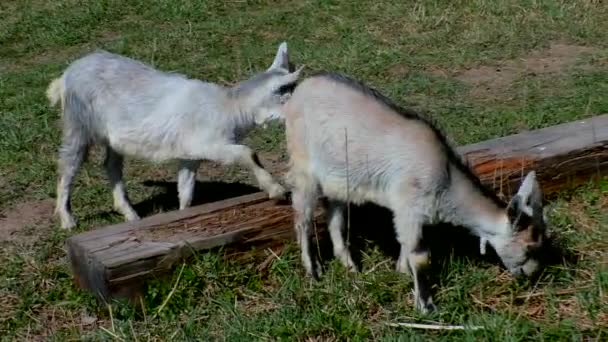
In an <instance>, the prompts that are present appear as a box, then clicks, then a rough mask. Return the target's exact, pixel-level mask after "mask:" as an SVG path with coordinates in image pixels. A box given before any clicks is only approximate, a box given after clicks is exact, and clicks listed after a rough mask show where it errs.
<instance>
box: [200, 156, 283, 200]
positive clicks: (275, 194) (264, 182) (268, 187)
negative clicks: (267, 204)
mask: <svg viewBox="0 0 608 342" xmlns="http://www.w3.org/2000/svg"><path fill="white" fill-rule="evenodd" d="M198 157H201V156H198ZM202 157H203V158H201V159H210V160H214V161H218V162H221V163H224V164H234V163H239V164H241V165H243V166H245V167H247V168H249V169H250V170H251V171H252V172H253V174H254V176H255V178H256V180H257V182H258V184H259V185H260V187H261V188H262V189H263V190H264V191H266V192H267V193H268V197H270V198H281V197H283V196H284V195H285V192H286V191H285V188H284V187H283V186H282V185H281V184H279V183H278V182H277V181H276V180H274V178H273V177H272V175H270V173H269V172H268V171H266V170H265V169H264V167H263V166H262V164H261V163H260V160H259V158H258V155H257V154H256V153H255V152H253V151H252V150H251V149H250V148H249V147H247V146H245V145H214V146H210V147H209V148H208V149H207V150H206V151H204V153H203V155H202Z"/></svg>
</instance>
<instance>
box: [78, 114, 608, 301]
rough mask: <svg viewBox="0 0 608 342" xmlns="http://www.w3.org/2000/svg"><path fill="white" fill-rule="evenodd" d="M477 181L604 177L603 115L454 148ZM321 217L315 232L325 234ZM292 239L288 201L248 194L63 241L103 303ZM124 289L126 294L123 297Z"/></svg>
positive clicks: (511, 184) (549, 187)
mask: <svg viewBox="0 0 608 342" xmlns="http://www.w3.org/2000/svg"><path fill="white" fill-rule="evenodd" d="M458 152H459V153H461V154H462V155H463V156H464V157H465V158H466V159H467V160H468V161H469V163H470V164H471V165H472V167H473V169H474V170H475V172H476V173H477V174H478V175H479V176H480V178H481V180H482V182H483V183H484V184H486V185H488V186H490V187H493V188H495V189H496V190H497V191H500V192H502V193H503V194H504V195H505V196H509V195H510V194H512V193H513V192H514V191H515V190H516V189H517V186H518V185H519V182H520V180H521V177H522V175H525V173H526V172H528V171H529V170H536V171H537V174H538V179H539V181H540V183H541V186H542V188H543V190H544V192H545V193H547V194H552V193H555V192H557V191H560V190H563V189H567V188H569V187H572V186H574V185H577V184H580V183H581V182H586V181H588V180H589V179H590V178H593V177H599V176H603V175H606V174H607V173H608V115H602V116H596V117H594V118H590V119H586V120H582V121H577V122H572V123H566V124H562V125H558V126H553V127H548V128H544V129H540V130H535V131H530V132H524V133H520V134H515V135H511V136H507V137H503V138H498V139H493V140H488V141H484V142H479V143H476V144H472V145H467V146H462V147H460V148H458ZM322 218H323V216H322V212H321V211H317V213H316V219H317V225H318V226H319V227H321V228H322V227H323V222H322ZM292 238H293V219H292V212H291V206H290V204H289V203H288V202H286V201H285V202H282V203H281V202H277V201H270V200H268V199H267V196H266V194H264V193H254V194H250V195H246V196H241V197H236V198H231V199H227V200H224V201H219V202H214V203H209V204H204V205H200V206H195V207H191V208H188V209H185V210H182V211H172V212H168V213H162V214H157V215H154V216H150V217H147V218H144V219H142V220H140V221H134V222H125V223H121V224H117V225H113V226H108V227H104V228H99V229H94V230H91V231H88V232H84V233H81V234H78V235H75V236H73V237H71V238H69V239H68V240H67V247H68V254H69V258H70V262H71V266H72V270H73V272H74V275H75V280H76V282H77V284H79V285H80V286H82V287H85V288H88V289H90V290H91V291H93V292H94V293H95V294H97V295H98V296H99V297H100V298H102V299H107V298H110V297H112V296H114V295H116V294H117V293H127V294H128V293H129V292H128V291H129V290H130V289H134V288H136V287H137V285H138V284H141V283H142V282H143V281H145V279H147V278H148V277H150V276H152V275H159V274H162V273H164V272H166V271H169V270H171V269H172V268H173V266H174V265H175V264H176V263H177V262H179V261H180V260H182V259H184V258H187V257H188V256H190V255H191V254H192V253H194V252H196V251H201V250H207V249H211V248H215V247H220V246H233V247H234V246H236V247H237V248H238V249H241V250H248V249H251V247H252V246H267V245H274V246H276V245H278V244H281V243H283V242H284V241H286V240H289V239H292ZM125 290H127V291H126V292H125Z"/></svg>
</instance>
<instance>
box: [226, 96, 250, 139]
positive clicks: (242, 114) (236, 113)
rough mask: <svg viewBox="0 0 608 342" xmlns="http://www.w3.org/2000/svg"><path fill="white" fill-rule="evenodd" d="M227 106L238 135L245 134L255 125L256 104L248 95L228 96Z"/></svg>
mask: <svg viewBox="0 0 608 342" xmlns="http://www.w3.org/2000/svg"><path fill="white" fill-rule="evenodd" d="M226 101H227V105H226V107H227V108H229V112H230V115H231V116H232V120H233V122H234V126H235V130H236V133H237V135H244V134H246V133H247V132H249V131H250V130H251V129H252V128H253V127H254V126H255V111H254V110H253V108H254V106H253V105H252V104H251V103H250V102H251V101H250V100H249V99H247V97H233V96H228V97H227V99H226Z"/></svg>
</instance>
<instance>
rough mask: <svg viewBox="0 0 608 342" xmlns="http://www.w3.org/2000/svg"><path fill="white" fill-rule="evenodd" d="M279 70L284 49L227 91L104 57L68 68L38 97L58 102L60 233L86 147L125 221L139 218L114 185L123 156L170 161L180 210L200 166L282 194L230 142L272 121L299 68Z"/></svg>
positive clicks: (285, 64)
mask: <svg viewBox="0 0 608 342" xmlns="http://www.w3.org/2000/svg"><path fill="white" fill-rule="evenodd" d="M288 68H289V58H288V53H287V44H286V43H285V42H283V43H281V45H280V46H279V48H278V51H277V54H276V57H275V59H274V61H273V63H272V65H271V66H270V68H268V69H267V70H266V71H264V72H262V73H260V74H258V75H256V76H254V77H252V78H250V79H248V80H246V81H243V82H241V83H239V84H237V85H236V86H234V87H231V88H228V87H223V86H220V85H217V84H213V83H208V82H203V81H200V80H196V79H189V78H187V77H186V76H184V75H181V74H176V73H167V72H162V71H158V70H156V69H154V68H152V67H151V66H149V65H146V64H144V63H141V62H139V61H136V60H133V59H130V58H127V57H123V56H119V55H116V54H112V53H109V52H106V51H96V52H94V53H91V54H89V55H87V56H85V57H82V58H81V59H79V60H77V61H75V62H73V63H72V64H71V65H70V66H69V67H68V68H67V69H66V70H65V72H64V73H63V75H62V76H61V77H59V78H57V79H55V80H53V81H52V82H51V84H50V85H49V87H48V90H47V97H48V98H49V101H50V102H51V105H56V104H57V103H58V102H61V107H62V111H63V140H62V145H61V149H60V157H59V170H60V171H59V172H60V177H59V180H58V185H57V206H56V213H57V214H58V215H59V217H60V219H61V226H62V227H63V228H66V229H68V228H71V227H73V226H74V225H75V222H74V219H73V217H72V214H71V212H70V190H71V185H72V181H73V178H74V176H75V174H76V172H77V170H78V168H79V167H80V165H81V163H82V162H83V160H84V159H85V156H86V154H87V153H86V152H87V150H88V148H89V146H90V145H91V144H93V143H97V144H101V145H104V146H105V148H106V158H105V162H104V165H105V168H106V171H107V174H108V177H109V180H110V183H111V187H112V192H113V198H114V207H115V209H116V210H117V211H118V212H120V213H121V214H122V215H124V216H125V218H126V219H127V220H129V221H130V220H137V219H138V218H139V217H138V215H137V213H136V212H135V210H134V209H133V208H132V206H131V204H130V203H129V200H128V197H127V193H126V191H125V187H124V184H123V181H122V176H123V175H122V169H123V156H124V155H129V156H135V157H140V158H144V159H148V160H151V161H154V162H161V161H166V160H175V159H177V160H179V171H178V194H179V208H180V209H183V208H185V207H188V206H189V205H190V204H191V201H192V195H193V191H194V185H195V179H196V172H197V169H198V167H199V165H200V161H201V160H213V161H218V162H221V163H224V164H232V163H239V164H241V165H244V166H246V167H247V168H249V169H250V170H251V171H252V172H253V174H254V175H255V177H256V179H257V181H258V183H259V184H260V186H261V187H262V188H263V189H264V190H265V191H266V192H267V193H268V194H269V197H271V198H276V197H280V196H283V194H284V193H285V189H284V188H283V187H282V186H281V185H280V184H279V183H278V182H276V181H275V180H274V179H273V177H272V176H271V175H270V173H268V172H267V171H266V170H265V169H264V168H263V167H262V165H261V164H260V162H259V160H258V158H257V155H256V153H255V152H253V151H252V150H251V149H250V148H249V147H247V146H244V145H240V144H238V141H239V140H240V139H241V137H242V136H243V135H244V134H245V133H246V132H247V131H248V130H250V129H252V128H253V127H254V126H255V125H265V124H266V122H267V121H268V120H273V119H281V118H282V115H281V112H280V109H281V105H282V104H283V103H284V102H285V100H286V99H287V98H288V97H289V95H290V92H291V90H293V85H294V84H295V82H296V81H297V79H298V76H299V73H300V71H301V68H300V69H298V70H297V71H295V72H290V71H289V70H288Z"/></svg>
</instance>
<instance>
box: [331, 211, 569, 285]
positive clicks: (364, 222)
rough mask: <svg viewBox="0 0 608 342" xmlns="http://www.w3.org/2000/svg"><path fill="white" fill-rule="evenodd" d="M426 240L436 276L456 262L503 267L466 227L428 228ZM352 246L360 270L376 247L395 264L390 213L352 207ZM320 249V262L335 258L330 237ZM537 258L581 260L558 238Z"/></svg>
mask: <svg viewBox="0 0 608 342" xmlns="http://www.w3.org/2000/svg"><path fill="white" fill-rule="evenodd" d="M423 240H424V244H425V245H426V246H427V247H428V248H429V249H430V251H431V257H432V260H433V262H432V267H433V270H432V272H431V273H432V274H433V275H437V276H438V275H440V274H442V273H444V271H445V270H446V269H447V268H449V267H450V264H451V261H454V260H467V261H468V262H470V263H472V264H474V265H480V266H482V265H483V264H494V265H501V266H502V263H501V261H500V258H499V257H498V255H497V254H496V252H495V250H494V249H493V248H492V247H491V246H490V245H489V244H488V245H487V248H486V254H485V255H482V254H481V253H480V250H479V238H478V237H476V236H474V235H472V234H471V233H469V231H468V230H467V229H466V228H464V227H458V226H453V225H450V224H437V225H427V226H425V227H424V229H423ZM350 244H351V253H352V257H353V259H354V262H355V263H356V264H357V266H358V267H359V268H361V259H362V251H363V250H365V248H367V247H368V246H370V245H371V246H377V247H378V248H379V249H380V250H381V252H383V253H384V254H385V255H387V256H389V257H391V258H392V259H394V260H396V259H397V258H398V257H399V251H400V246H399V243H398V242H397V240H396V237H395V231H394V228H393V216H392V213H391V211H390V210H388V209H385V208H383V207H379V206H376V205H373V204H366V205H362V206H351V209H350ZM320 247H321V258H322V259H323V260H324V261H328V260H330V259H331V258H333V251H332V248H331V242H330V241H329V236H328V234H327V233H325V236H324V239H322V240H321V243H320ZM538 255H539V256H540V259H541V263H543V264H545V265H557V264H564V263H565V264H570V265H574V264H576V262H577V261H578V256H577V255H576V254H574V253H573V251H572V250H569V249H567V248H566V247H565V246H564V244H563V243H561V242H560V241H559V240H557V239H555V238H552V239H549V240H547V243H546V244H545V246H544V248H543V249H542V251H541V252H540V253H539V254H538ZM503 267H504V266H503ZM437 280H438V279H434V281H437Z"/></svg>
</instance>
